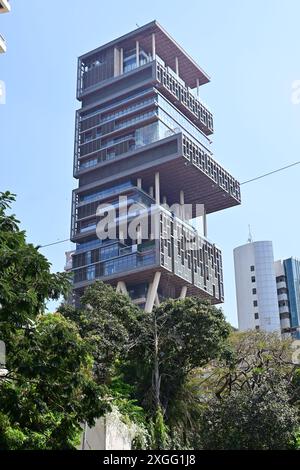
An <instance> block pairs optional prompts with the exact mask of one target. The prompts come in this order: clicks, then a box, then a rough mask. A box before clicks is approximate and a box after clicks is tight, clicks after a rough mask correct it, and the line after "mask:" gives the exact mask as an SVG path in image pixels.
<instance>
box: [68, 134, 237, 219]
mask: <svg viewBox="0 0 300 470" xmlns="http://www.w3.org/2000/svg"><path fill="white" fill-rule="evenodd" d="M154 166H155V171H158V172H159V174H160V182H161V187H163V188H164V195H165V196H166V197H167V200H168V204H169V205H172V204H174V203H176V202H178V200H179V190H178V187H177V185H176V184H174V181H180V189H181V190H182V191H184V194H185V203H186V204H194V205H195V204H205V208H206V211H207V213H212V212H216V211H219V210H222V209H226V208H228V207H232V206H235V205H238V204H240V203H241V193H240V184H239V182H238V181H237V180H236V179H235V178H233V176H231V175H230V173H228V172H227V171H226V170H224V168H222V166H221V165H219V164H218V163H217V162H216V161H215V160H214V159H213V157H212V154H211V152H210V151H209V150H208V149H207V148H206V147H205V146H204V145H201V144H200V143H199V142H198V143H196V141H194V140H192V139H191V138H190V137H188V135H187V134H185V133H182V132H179V133H177V134H173V135H171V136H170V137H167V138H164V139H161V140H158V141H155V142H153V143H150V144H148V145H145V146H143V147H140V148H133V149H131V150H128V151H127V152H125V153H124V154H121V155H119V156H115V157H114V158H112V159H110V160H108V161H104V162H102V163H98V164H97V165H96V166H95V167H94V168H93V171H89V169H86V171H85V172H81V176H80V181H81V185H80V187H79V188H78V190H76V192H77V193H82V192H84V191H88V190H93V189H94V188H97V187H99V186H101V185H103V186H105V185H109V184H111V183H113V182H115V181H116V182H117V181H124V180H125V179H128V178H132V179H135V178H141V179H142V180H143V183H144V184H145V187H150V186H152V185H153V184H154V181H153V167H154Z"/></svg>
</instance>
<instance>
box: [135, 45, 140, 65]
mask: <svg viewBox="0 0 300 470" xmlns="http://www.w3.org/2000/svg"><path fill="white" fill-rule="evenodd" d="M135 54H136V66H137V67H139V66H140V43H139V41H135Z"/></svg>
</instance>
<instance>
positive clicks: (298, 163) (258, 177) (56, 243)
mask: <svg viewBox="0 0 300 470" xmlns="http://www.w3.org/2000/svg"><path fill="white" fill-rule="evenodd" d="M296 165H300V160H299V161H298V162H294V163H290V164H289V165H286V166H282V167H281V168H277V169H276V170H272V171H269V172H268V173H264V174H262V175H259V176H255V177H254V178H251V179H250V180H246V181H243V182H242V183H240V186H242V185H243V184H248V183H252V182H253V181H257V180H260V179H262V178H265V177H266V176H270V175H274V173H278V172H279V171H283V170H287V169H288V168H292V167H293V166H296ZM213 194H215V193H211V194H207V195H206V197H209V196H211V195H213ZM69 241H71V240H70V238H66V239H65V240H58V241H56V242H52V243H48V244H47V245H41V246H40V248H47V247H48V246H53V245H58V244H60V243H66V242H69Z"/></svg>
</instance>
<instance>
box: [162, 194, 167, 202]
mask: <svg viewBox="0 0 300 470" xmlns="http://www.w3.org/2000/svg"><path fill="white" fill-rule="evenodd" d="M162 201H163V204H167V197H166V196H163V199H162Z"/></svg>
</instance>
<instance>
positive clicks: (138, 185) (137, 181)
mask: <svg viewBox="0 0 300 470" xmlns="http://www.w3.org/2000/svg"><path fill="white" fill-rule="evenodd" d="M136 185H137V187H138V188H139V189H142V178H138V179H137V180H136Z"/></svg>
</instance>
